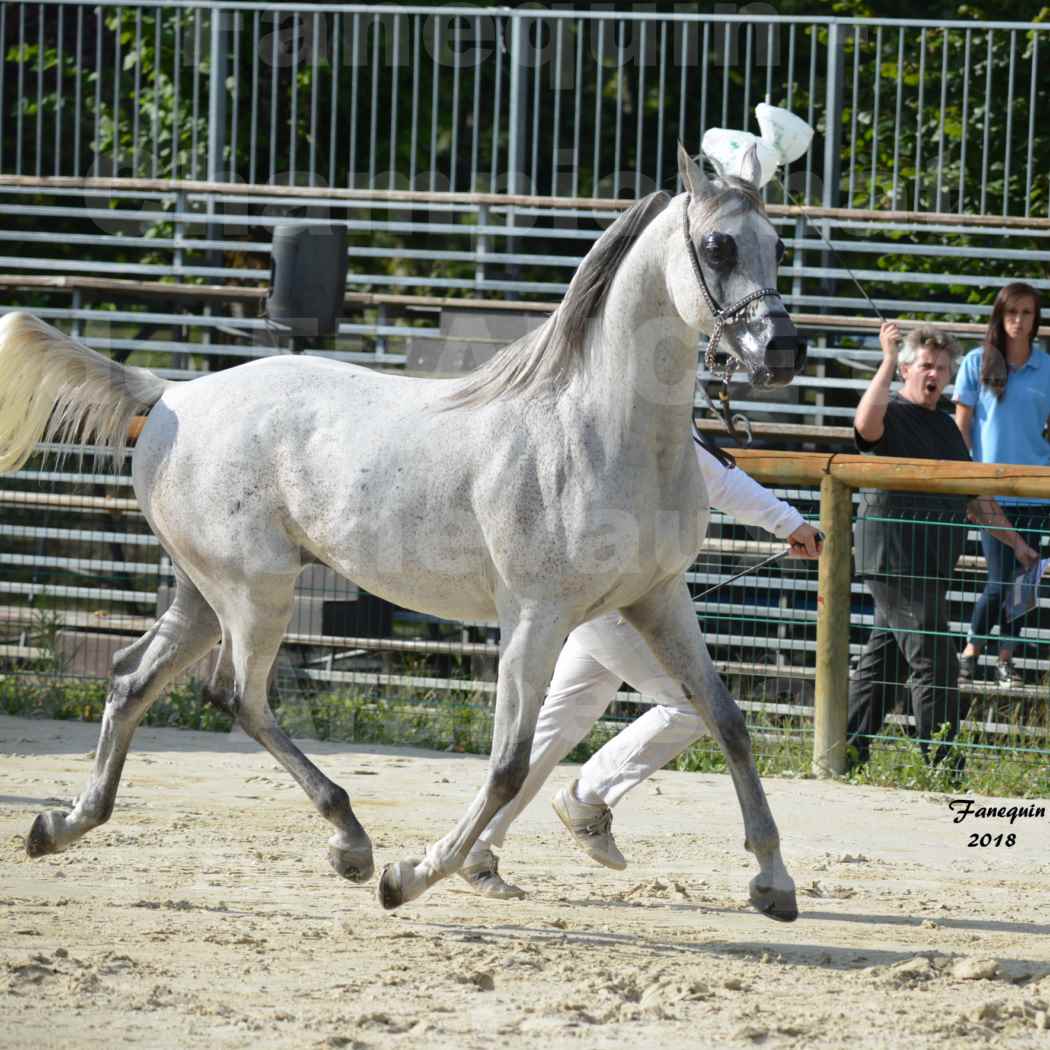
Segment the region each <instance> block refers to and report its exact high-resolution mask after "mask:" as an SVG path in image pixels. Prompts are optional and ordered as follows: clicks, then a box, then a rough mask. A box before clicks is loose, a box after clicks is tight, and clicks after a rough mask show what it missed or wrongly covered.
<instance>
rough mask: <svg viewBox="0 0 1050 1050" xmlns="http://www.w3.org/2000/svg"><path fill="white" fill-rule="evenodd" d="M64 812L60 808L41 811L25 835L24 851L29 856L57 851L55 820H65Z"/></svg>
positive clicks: (45, 854)
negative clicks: (45, 811)
mask: <svg viewBox="0 0 1050 1050" xmlns="http://www.w3.org/2000/svg"><path fill="white" fill-rule="evenodd" d="M65 818H66V814H65V813H63V812H61V811H60V810H52V811H51V812H50V813H41V814H40V815H39V816H38V817H37V818H36V820H34V821H33V826H32V827H31V828H30V829H29V834H28V835H26V853H28V854H29V856H30V857H46V856H47V855H48V854H49V853H57V852H58V850H59V847H58V844H57V843H56V842H55V828H54V824H55V821H56V820H65Z"/></svg>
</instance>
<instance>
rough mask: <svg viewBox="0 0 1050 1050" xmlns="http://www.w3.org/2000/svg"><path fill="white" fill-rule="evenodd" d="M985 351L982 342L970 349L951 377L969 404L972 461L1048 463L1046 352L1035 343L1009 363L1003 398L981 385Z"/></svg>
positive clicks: (1049, 362) (1049, 371) (1049, 372)
mask: <svg viewBox="0 0 1050 1050" xmlns="http://www.w3.org/2000/svg"><path fill="white" fill-rule="evenodd" d="M983 356H984V348H983V347H978V348H977V349H976V350H971V351H970V352H969V353H968V354H967V355H966V357H965V358H963V363H962V366H961V367H960V368H959V373H958V375H957V376H956V378H955V393H954V398H955V400H956V401H959V402H962V404H964V405H969V406H970V407H971V408H972V409H973V426H972V427H971V429H970V442H971V446H972V449H973V458H974V461H975V462H977V463H1020V464H1024V465H1027V466H1039V467H1048V466H1050V443H1048V442H1047V441H1046V440H1044V438H1043V428H1044V427H1045V426H1046V424H1047V417H1048V416H1050V356H1048V355H1047V354H1045V353H1044V352H1043V351H1042V350H1040V349H1038V347H1033V348H1032V352H1031V354H1030V355H1029V357H1028V360H1027V361H1026V362H1025V363H1024V364H1023V365H1022V366H1021V367H1020V368H1018V369H1017V370H1016V371H1015V370H1014V369H1010V373H1009V378H1008V379H1007V382H1006V391H1005V393H1004V394H1003V396H1002V398H1001V399H996V396H995V394H994V393H993V392H992V391H991V390H990V389H989V388H988V387H986V386H982V385H981V360H982V358H983ZM1000 502H1009V503H1015V502H1017V503H1029V502H1032V503H1038V502H1042V501H1040V500H1001V501H1000Z"/></svg>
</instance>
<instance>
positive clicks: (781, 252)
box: [777, 237, 787, 263]
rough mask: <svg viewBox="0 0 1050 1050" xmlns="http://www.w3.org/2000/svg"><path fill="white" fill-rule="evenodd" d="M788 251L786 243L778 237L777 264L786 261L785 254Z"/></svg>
mask: <svg viewBox="0 0 1050 1050" xmlns="http://www.w3.org/2000/svg"><path fill="white" fill-rule="evenodd" d="M785 251H787V249H786V248H785V247H784V242H783V241H782V240H781V239H780V238H779V237H778V238H777V263H781V262H783V261H784V252H785Z"/></svg>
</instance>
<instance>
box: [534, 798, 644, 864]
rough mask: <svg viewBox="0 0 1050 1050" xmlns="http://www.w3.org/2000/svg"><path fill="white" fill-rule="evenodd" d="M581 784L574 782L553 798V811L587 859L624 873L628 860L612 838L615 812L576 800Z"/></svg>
mask: <svg viewBox="0 0 1050 1050" xmlns="http://www.w3.org/2000/svg"><path fill="white" fill-rule="evenodd" d="M578 783H579V781H573V783H572V786H571V787H567V788H562V789H561V791H559V792H558V793H557V794H556V795H555V796H554V800H553V802H552V803H551V805H552V806H553V807H554V812H555V813H557V814H558V816H559V817H560V818H561V822H562V823H563V824H564V825H565V826H566V827H567V828H568V829H569V833H570V834H571V835H572V837H573V838H574V839H575V840H576V842H577V844H578V845H579V847H580V849H582V850H583V852H584V853H586V854H587V856H589V857H590V858H591V859H592V860H596V861H597V862H598V863H599V864H604V865H605V866H606V867H607V868H614V869H615V870H616V871H623V869H624V868H626V867H627V861H626V860H624V857H623V854H622V853H621V852H620V851H619V849H617V847H616V839H614V838H613V833H612V810H611V809H609V807H608V806H607V805H605V803H604V802H602V803H599V804H598V805H591V804H590V803H588V802H581V801H580V800H579V799H578V798H577V797H576V785H577V784H578Z"/></svg>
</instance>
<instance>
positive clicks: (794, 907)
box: [750, 883, 798, 922]
mask: <svg viewBox="0 0 1050 1050" xmlns="http://www.w3.org/2000/svg"><path fill="white" fill-rule="evenodd" d="M750 896H751V903H752V904H753V905H754V906H755V908H756V909H757V910H758V911H760V912H761V913H762V914H763V915H768V916H769V918H771V919H776V921H777V922H794V921H795V920H796V919H797V918H798V901H797V900H796V899H795V891H794V890H778V889H774V888H773V887H772V886H767V887H762V886H756V885H755V884H754V883H752V884H751V893H750Z"/></svg>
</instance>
